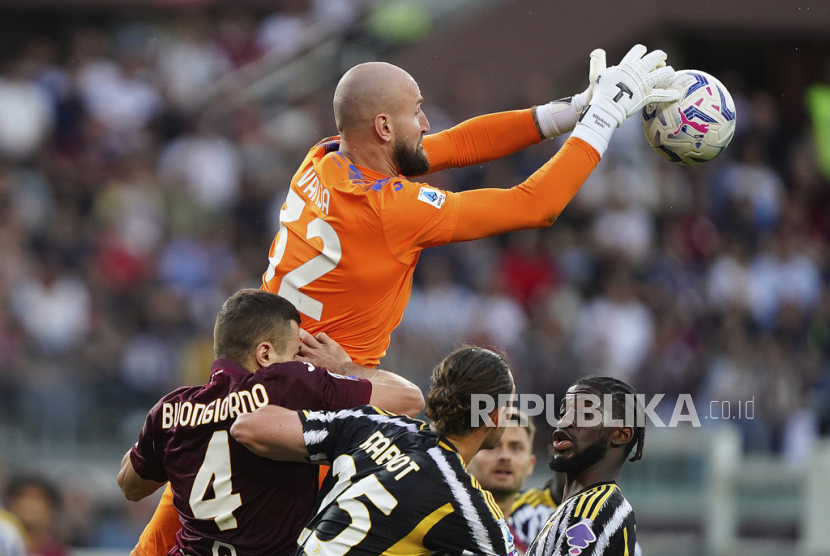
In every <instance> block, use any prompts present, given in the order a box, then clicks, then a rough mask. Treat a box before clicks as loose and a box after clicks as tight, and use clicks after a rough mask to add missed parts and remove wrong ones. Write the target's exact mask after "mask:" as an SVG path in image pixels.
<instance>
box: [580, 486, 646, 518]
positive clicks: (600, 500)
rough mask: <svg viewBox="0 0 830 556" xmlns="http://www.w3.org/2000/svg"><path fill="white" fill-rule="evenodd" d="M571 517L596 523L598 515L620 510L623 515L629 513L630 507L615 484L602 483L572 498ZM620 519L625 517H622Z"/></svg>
mask: <svg viewBox="0 0 830 556" xmlns="http://www.w3.org/2000/svg"><path fill="white" fill-rule="evenodd" d="M573 502H574V504H573V511H572V515H573V517H574V518H576V519H589V520H591V521H597V518H598V516H599V515H600V513H601V512H602V513H607V510H612V511H616V510H617V509H618V508H621V511H622V513H623V514H627V513H629V512H631V511H632V510H631V505H630V504H629V503H628V501H627V500H626V499H625V496H623V494H622V491H621V490H620V487H619V486H618V485H617V484H616V483H603V484H599V485H596V486H593V487H591V488H587V489H585V490H584V491H582V492H580V493H579V494H577V495H576V496H574V498H573ZM621 517H623V518H624V517H626V516H625V515H622V516H621Z"/></svg>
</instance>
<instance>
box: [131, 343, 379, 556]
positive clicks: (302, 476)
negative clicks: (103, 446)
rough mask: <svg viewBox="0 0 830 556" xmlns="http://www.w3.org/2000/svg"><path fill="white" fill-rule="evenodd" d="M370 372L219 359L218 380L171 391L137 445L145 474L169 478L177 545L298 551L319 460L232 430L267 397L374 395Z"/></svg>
mask: <svg viewBox="0 0 830 556" xmlns="http://www.w3.org/2000/svg"><path fill="white" fill-rule="evenodd" d="M371 393H372V384H371V383H370V382H369V381H367V380H362V379H355V378H351V377H342V376H340V375H334V374H332V373H330V372H328V371H326V370H325V369H322V368H317V367H314V366H313V365H309V364H307V363H300V362H289V363H277V364H275V365H271V366H270V367H267V368H264V369H259V370H258V371H257V372H255V373H253V374H251V373H249V372H248V371H246V370H245V369H243V368H242V367H240V366H239V365H237V364H236V363H234V362H233V361H229V360H226V359H219V360H217V361H214V362H213V365H212V367H211V376H210V381H209V382H208V383H207V384H205V385H204V386H200V387H183V388H178V389H177V390H174V391H173V392H171V393H170V394H168V395H166V396H165V397H163V398H162V399H161V400H160V401H159V402H158V403H157V404H156V405H155V406H154V407H153V409H151V410H150V413H149V414H148V415H147V421H146V422H145V423H144V428H143V429H142V431H141V434H140V435H139V437H138V442H136V444H135V446H133V448H132V450H131V451H130V461H131V462H132V465H133V468H134V469H135V471H136V473H138V475H139V476H140V477H142V478H144V479H148V480H153V481H159V482H164V481H170V484H171V486H172V488H173V505H174V506H175V508H176V510H178V512H179V516H180V518H181V521H182V529H181V531H179V533H178V534H177V535H176V539H177V546H176V547H174V548H173V549H171V551H170V554H171V555H174V554H175V555H176V556H181V554H180V551H179V549H181V551H182V552H183V553H184V554H185V555H189V556H237V555H240V556H241V555H245V556H257V555H260V554H262V555H265V554H268V555H279V554H290V553H292V552H293V551H294V549H295V547H296V540H297V537H298V536H299V535H300V532H301V531H302V530H303V526H304V525H305V524H306V523H308V520H309V519H310V518H311V515H312V510H313V508H314V506H315V502H316V497H317V496H316V495H317V490H318V467H317V466H316V465H309V464H305V463H291V462H276V461H272V460H269V459H266V458H263V457H259V456H256V455H254V454H253V453H251V452H249V451H248V450H247V449H245V448H244V447H243V446H242V445H241V444H239V443H238V442H236V440H234V439H233V437H232V436H231V435H230V433H229V431H230V428H231V425H232V424H233V423H234V421H235V420H236V417H237V416H238V415H239V414H241V413H249V412H252V411H254V410H256V409H257V408H259V407H262V406H264V405H269V404H270V405H280V406H283V407H287V408H290V409H303V408H314V409H319V410H338V409H345V408H350V407H356V406H359V405H364V404H367V403H369V398H370V396H371Z"/></svg>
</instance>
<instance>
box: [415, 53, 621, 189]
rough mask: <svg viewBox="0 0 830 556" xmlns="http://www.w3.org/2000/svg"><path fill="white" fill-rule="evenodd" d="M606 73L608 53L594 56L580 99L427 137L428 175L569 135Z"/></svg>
mask: <svg viewBox="0 0 830 556" xmlns="http://www.w3.org/2000/svg"><path fill="white" fill-rule="evenodd" d="M604 69H605V51H604V50H602V49H596V50H594V51H593V52H591V63H590V71H589V76H588V83H589V85H588V88H587V89H585V90H584V91H583V92H581V93H579V94H578V95H574V96H571V97H567V98H563V99H559V100H555V101H553V102H549V103H548V104H544V105H542V106H534V107H533V108H529V109H527V110H517V111H512V112H498V113H495V114H487V115H485V116H478V117H476V118H472V119H470V120H467V121H466V122H462V123H461V124H459V125H457V126H455V127H452V128H450V129H448V130H445V131H442V132H441V133H436V134H434V135H427V136H425V137H424V141H423V145H424V149H425V150H426V152H427V155H428V156H429V173H432V172H438V171H440V170H444V169H446V168H462V167H464V166H471V165H473V164H482V163H484V162H489V161H491V160H495V159H497V158H502V157H504V156H508V155H510V154H513V153H515V152H517V151H520V150H522V149H524V148H527V147H529V146H531V145H535V144H537V143H539V142H541V141H542V140H544V139H551V138H553V137H557V136H559V135H562V134H563V133H569V132H571V131H572V130H573V129H574V126H575V125H576V121H577V118H578V117H579V114H580V112H582V109H583V108H584V107H585V106H586V105H587V104H588V103H589V102H590V101H591V98H592V91H593V84H594V81H596V78H597V76H598V75H599V74H600V72H602V71H603V70H604Z"/></svg>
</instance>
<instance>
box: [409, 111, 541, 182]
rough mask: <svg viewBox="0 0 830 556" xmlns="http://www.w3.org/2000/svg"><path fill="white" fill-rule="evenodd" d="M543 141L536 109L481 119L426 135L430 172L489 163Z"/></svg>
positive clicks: (503, 113)
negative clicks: (535, 115) (535, 121)
mask: <svg viewBox="0 0 830 556" xmlns="http://www.w3.org/2000/svg"><path fill="white" fill-rule="evenodd" d="M541 141H542V137H541V136H540V135H539V130H538V129H536V124H534V123H533V112H532V109H527V110H516V111H512V112H498V113H496V114H487V115H485V116H478V117H476V118H472V119H470V120H467V121H466V122H462V123H460V124H458V125H457V126H454V127H451V128H450V129H447V130H444V131H442V132H440V133H436V134H434V135H426V136H424V140H423V145H424V150H426V152H427V155H429V171H430V173H432V172H438V171H440V170H444V169H445V168H460V167H463V166H470V165H471V164H481V163H483V162H489V161H490V160H495V159H497V158H501V157H503V156H507V155H509V154H513V153H514V152H516V151H520V150H522V149H524V148H527V147H529V146H531V145H535V144H537V143H540V142H541Z"/></svg>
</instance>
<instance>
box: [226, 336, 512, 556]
mask: <svg viewBox="0 0 830 556" xmlns="http://www.w3.org/2000/svg"><path fill="white" fill-rule="evenodd" d="M513 392H514V386H513V377H512V375H511V373H510V369H509V368H508V366H507V364H506V363H505V361H504V360H503V359H502V358H501V357H499V356H498V355H497V354H495V353H493V352H492V351H489V350H486V349H481V348H471V347H466V348H462V349H460V350H457V351H455V352H453V353H451V354H450V355H448V356H447V357H446V358H445V359H444V360H443V361H442V362H441V363H440V364H439V365H438V366H437V367H436V368H435V370H434V371H433V373H432V388H431V389H430V392H429V394H428V395H427V416H428V417H429V418H430V419H431V420H432V424H429V425H428V424H427V423H424V422H423V421H418V420H415V419H410V418H408V417H405V416H400V417H399V416H396V415H390V414H388V413H386V412H383V411H380V410H377V409H375V408H373V407H369V406H365V407H361V408H356V409H350V410H344V411H338V412H324V411H300V412H296V411H290V410H288V409H284V408H280V407H273V406H269V407H264V408H262V409H260V410H258V411H256V412H255V413H252V414H246V415H242V416H240V417H239V419H238V420H237V422H236V424H234V426H233V427H232V429H231V434H233V435H234V437H235V438H236V439H237V440H239V441H240V442H241V443H242V444H244V445H245V446H246V447H248V448H249V449H251V450H252V451H253V452H254V453H257V454H260V455H263V456H267V457H270V458H274V459H279V460H286V461H311V462H323V461H326V462H331V464H332V472H331V474H330V475H329V477H328V478H327V479H326V482H325V484H324V486H323V493H322V494H323V495H324V498H323V500H322V501H321V503H320V506H319V508H318V510H317V514H316V515H315V516H314V518H313V519H312V520H311V522H310V523H309V524H308V526H307V527H306V528H305V530H304V531H303V534H302V535H301V536H300V538H299V540H298V541H297V544H298V548H297V552H296V554H297V555H308V556H334V555H339V556H352V555H358V554H387V555H392V554H398V555H403V554H406V555H410V556H417V555H427V554H433V553H435V552H439V553H442V554H455V555H461V554H469V555H473V554H475V555H496V554H498V555H503V556H504V555H512V554H514V552H515V549H514V548H513V543H512V537H511V535H510V533H509V531H508V529H507V525H506V524H505V522H504V519H503V517H502V513H501V511H500V510H499V508H498V506H497V505H496V503H495V501H494V500H493V497H492V495H490V493H489V492H486V491H483V490H481V488H480V487H479V485H478V483H477V482H476V480H475V479H473V478H472V477H471V476H470V475H468V474H467V472H466V470H465V468H464V462H465V461H469V460H470V459H471V458H472V457H473V456H474V455H475V454H476V452H478V451H479V449H481V448H492V447H493V446H495V445H496V444H497V443H498V441H499V439H500V437H501V436H502V434H503V432H504V419H505V407H504V406H502V407H496V408H495V409H493V410H492V412H491V413H490V414H489V419H491V420H492V422H491V423H486V421H483V422H479V423H473V422H472V418H473V415H472V414H473V412H472V395H473V394H484V395H489V396H492V397H493V398H494V399H496V400H497V399H498V396H499V395H509V394H512V393H513ZM489 425H494V426H489Z"/></svg>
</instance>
